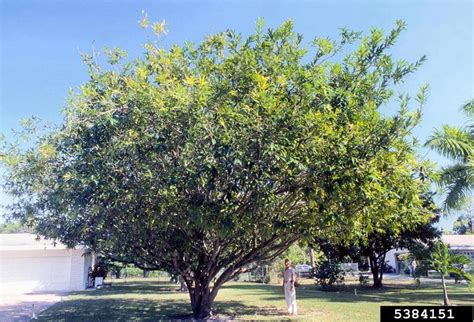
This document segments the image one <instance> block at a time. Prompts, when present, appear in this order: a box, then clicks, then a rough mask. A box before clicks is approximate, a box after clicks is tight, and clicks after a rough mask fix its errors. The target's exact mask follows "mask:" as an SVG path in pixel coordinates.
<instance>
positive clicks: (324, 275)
mask: <svg viewBox="0 0 474 322" xmlns="http://www.w3.org/2000/svg"><path fill="white" fill-rule="evenodd" d="M345 275H346V273H345V272H344V271H343V270H342V269H341V268H340V267H339V263H336V262H329V261H324V262H321V263H320V264H319V265H317V266H316V268H315V269H313V276H314V279H315V283H316V285H319V286H321V287H322V288H323V289H327V288H328V287H329V286H331V285H334V284H340V283H342V282H343V281H344V278H345Z"/></svg>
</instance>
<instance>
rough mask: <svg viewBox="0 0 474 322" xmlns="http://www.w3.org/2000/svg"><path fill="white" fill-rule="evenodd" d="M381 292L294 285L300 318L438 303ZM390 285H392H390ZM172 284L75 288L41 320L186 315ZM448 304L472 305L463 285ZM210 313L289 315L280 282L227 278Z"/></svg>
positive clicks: (372, 315) (431, 291) (411, 292)
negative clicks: (382, 307)
mask: <svg viewBox="0 0 474 322" xmlns="http://www.w3.org/2000/svg"><path fill="white" fill-rule="evenodd" d="M386 283H388V284H386V287H385V288H384V289H383V290H372V289H369V288H365V289H360V288H358V289H357V295H355V294H354V287H357V286H358V285H357V284H355V283H354V284H349V285H347V286H346V287H345V288H344V289H341V290H340V291H338V292H322V291H319V290H318V289H317V288H316V287H315V286H314V284H313V282H312V281H311V280H303V282H302V285H301V286H300V287H298V288H297V300H298V302H297V303H298V308H299V313H300V314H299V316H298V317H291V319H296V320H305V321H379V306H380V305H395V304H398V305H441V304H442V291H441V288H439V284H437V283H434V282H428V283H424V285H422V286H421V287H420V288H415V287H414V286H412V285H411V281H397V282H396V283H397V284H394V283H395V282H386ZM390 283H392V284H390ZM175 288H176V285H174V284H171V283H169V282H167V281H163V280H157V279H136V280H128V281H127V282H123V281H121V282H118V283H115V282H114V284H113V286H112V287H109V288H104V289H101V290H95V291H83V292H75V293H72V294H71V295H69V296H68V297H66V298H65V299H64V301H63V302H60V303H57V304H55V305H53V306H52V307H50V308H49V309H47V310H46V311H44V312H42V313H41V314H40V316H39V320H40V321H48V320H49V321H51V320H54V321H61V320H63V321H65V320H67V321H84V320H86V321H111V320H113V321H130V320H132V321H133V320H135V321H136V320H155V321H156V320H158V319H159V320H171V319H178V318H180V317H183V316H186V315H188V314H190V313H191V310H190V304H189V297H188V294H187V293H179V292H176V291H174V289H175ZM448 294H449V297H450V300H451V302H452V304H458V305H473V304H474V293H471V292H469V290H468V289H467V287H466V286H465V285H454V284H451V285H449V291H448ZM214 312H215V313H216V314H217V315H218V316H221V317H222V318H225V319H229V318H230V317H232V318H235V319H239V320H245V319H248V320H256V319H259V320H260V319H270V320H271V319H273V320H275V319H278V320H282V319H290V317H289V316H286V314H285V313H286V312H285V302H284V296H283V292H282V287H281V286H280V285H266V284H256V283H244V282H232V283H228V284H226V285H224V287H223V288H222V289H221V290H220V292H219V294H218V296H217V299H216V302H215V305H214Z"/></svg>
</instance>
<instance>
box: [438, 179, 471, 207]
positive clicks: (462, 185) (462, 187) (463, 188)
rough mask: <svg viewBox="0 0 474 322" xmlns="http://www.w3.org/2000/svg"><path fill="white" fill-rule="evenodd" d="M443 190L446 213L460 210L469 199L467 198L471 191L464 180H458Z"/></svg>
mask: <svg viewBox="0 0 474 322" xmlns="http://www.w3.org/2000/svg"><path fill="white" fill-rule="evenodd" d="M445 190H446V199H445V201H444V209H445V210H447V211H450V210H457V209H460V208H461V207H462V206H463V205H464V204H465V203H466V202H467V200H468V199H469V198H468V196H469V193H470V191H471V189H470V187H469V184H468V183H467V182H466V179H465V178H458V180H456V181H454V182H452V183H451V184H449V185H446V186H445Z"/></svg>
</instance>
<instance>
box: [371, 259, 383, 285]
mask: <svg viewBox="0 0 474 322" xmlns="http://www.w3.org/2000/svg"><path fill="white" fill-rule="evenodd" d="M369 261H370V271H371V272H372V278H373V280H374V283H373V285H372V287H374V288H381V287H382V275H381V274H380V275H379V273H380V269H379V265H378V263H377V257H376V256H372V255H371V256H369Z"/></svg>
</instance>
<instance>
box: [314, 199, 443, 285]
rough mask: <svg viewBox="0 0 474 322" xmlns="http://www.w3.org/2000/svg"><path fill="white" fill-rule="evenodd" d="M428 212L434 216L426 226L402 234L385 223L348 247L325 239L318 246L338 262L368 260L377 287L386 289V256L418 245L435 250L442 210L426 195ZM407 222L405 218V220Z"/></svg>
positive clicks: (415, 226)
mask: <svg viewBox="0 0 474 322" xmlns="http://www.w3.org/2000/svg"><path fill="white" fill-rule="evenodd" d="M423 199H424V208H425V212H428V213H431V214H432V216H431V218H429V219H428V220H426V221H425V222H420V223H419V224H417V225H414V226H408V225H407V226H406V227H404V228H402V229H401V230H400V229H399V227H396V228H392V222H391V221H388V222H384V223H383V224H382V225H380V226H379V227H383V229H381V230H379V231H374V232H372V233H370V234H369V235H368V237H367V239H366V240H360V241H358V240H349V241H345V242H344V243H336V244H335V243H333V242H331V241H330V240H326V239H324V238H315V239H314V243H315V244H316V245H318V247H319V248H320V249H321V251H322V252H323V253H324V254H325V255H326V257H327V258H328V259H332V260H334V261H345V260H347V259H350V260H352V261H355V262H360V261H361V260H362V258H368V260H369V265H370V270H371V273H372V279H373V285H372V286H373V287H376V288H380V287H382V286H383V274H384V272H385V269H386V261H385V256H386V254H387V253H388V252H389V251H390V250H392V249H396V248H406V249H412V248H414V247H417V246H418V245H423V247H426V246H428V247H429V246H430V245H431V246H432V245H433V243H434V241H435V239H436V238H438V237H439V236H440V234H441V232H440V231H439V230H438V229H437V228H436V227H435V226H434V224H435V223H436V222H437V221H438V220H439V215H438V213H439V209H438V208H437V207H436V205H435V204H434V202H433V200H432V195H431V194H425V195H424V196H423ZM401 220H403V218H402V219H401Z"/></svg>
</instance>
